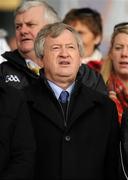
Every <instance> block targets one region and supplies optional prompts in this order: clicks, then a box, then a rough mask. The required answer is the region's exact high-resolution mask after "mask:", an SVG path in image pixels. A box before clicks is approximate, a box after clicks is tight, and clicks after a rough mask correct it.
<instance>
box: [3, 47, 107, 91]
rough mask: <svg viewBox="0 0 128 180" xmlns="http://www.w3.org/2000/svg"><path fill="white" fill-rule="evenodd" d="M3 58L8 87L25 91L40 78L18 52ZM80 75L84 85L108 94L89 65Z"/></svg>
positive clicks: (84, 66)
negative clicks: (24, 89)
mask: <svg viewBox="0 0 128 180" xmlns="http://www.w3.org/2000/svg"><path fill="white" fill-rule="evenodd" d="M2 56H3V57H4V58H5V59H6V60H7V61H6V62H3V63H2V64H1V65H0V77H1V79H2V80H3V81H4V82H6V83H7V84H8V85H11V86H14V87H15V88H18V89H23V88H24V87H26V86H28V85H29V84H33V83H35V81H36V80H38V79H39V78H40V77H39V76H38V75H36V74H35V73H34V72H32V71H31V70H30V69H29V68H28V67H27V66H26V62H25V59H24V58H23V57H22V56H21V55H20V53H19V52H18V50H15V51H13V52H5V53H4V54H3V55H2ZM79 74H80V76H82V82H83V84H85V85H86V86H87V87H91V88H92V89H95V90H97V91H99V92H102V93H103V94H106V93H107V90H106V86H105V83H104V81H103V79H102V77H101V75H100V74H99V73H97V72H95V71H93V70H92V69H90V68H89V67H88V66H87V65H82V66H81V67H80V70H79Z"/></svg>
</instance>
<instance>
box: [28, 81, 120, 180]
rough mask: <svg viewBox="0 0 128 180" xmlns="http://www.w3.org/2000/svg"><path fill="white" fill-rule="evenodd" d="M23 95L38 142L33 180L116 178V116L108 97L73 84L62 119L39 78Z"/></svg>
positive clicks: (55, 101) (54, 98)
mask: <svg viewBox="0 0 128 180" xmlns="http://www.w3.org/2000/svg"><path fill="white" fill-rule="evenodd" d="M26 95H27V98H28V100H27V101H28V106H29V111H30V115H31V119H32V124H33V128H34V132H35V137H36V142H37V161H36V173H35V179H36V180H39V179H41V180H43V179H44V180H45V179H58V180H60V179H64V180H69V179H70V180H74V179H75V180H76V179H80V180H104V179H106V180H109V179H110V180H111V179H112V180H115V179H116V180H117V174H118V173H117V168H118V145H119V141H118V140H119V139H118V121H117V119H118V117H117V110H116V106H115V104H114V103H113V102H112V101H111V100H110V99H109V98H108V97H107V96H105V95H103V94H101V93H98V92H96V91H93V90H92V89H90V88H88V87H86V86H85V85H83V84H82V83H79V82H77V83H76V86H75V88H74V91H73V92H72V95H71V99H70V102H69V104H68V110H67V114H66V119H64V114H63V111H62V108H61V106H60V104H59V102H58V100H57V99H56V97H55V95H54V93H53V92H52V90H51V89H50V87H49V86H48V84H47V83H46V82H45V81H44V80H41V81H40V82H37V84H36V85H34V86H33V87H31V88H28V89H26ZM65 121H66V125H65Z"/></svg>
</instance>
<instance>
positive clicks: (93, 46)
mask: <svg viewBox="0 0 128 180" xmlns="http://www.w3.org/2000/svg"><path fill="white" fill-rule="evenodd" d="M63 22H64V23H66V24H69V25H71V26H72V27H74V28H75V30H76V31H78V32H79V34H80V35H81V37H82V40H83V43H84V50H85V55H84V58H83V59H82V63H84V64H88V66H90V67H91V68H93V69H95V70H97V71H100V69H101V65H102V53H101V51H100V50H99V45H100V44H101V40H102V34H103V32H102V31H103V28H102V18H101V15H100V13H99V12H98V11H96V10H94V9H91V8H88V7H86V8H79V9H71V10H70V11H69V12H68V13H67V14H66V15H65V17H64V19H63Z"/></svg>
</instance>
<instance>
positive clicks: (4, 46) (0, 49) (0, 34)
mask: <svg viewBox="0 0 128 180" xmlns="http://www.w3.org/2000/svg"><path fill="white" fill-rule="evenodd" d="M6 37H7V31H6V30H4V29H0V63H2V62H4V61H6V60H5V59H4V58H3V57H2V56H1V54H3V53H4V52H5V51H10V47H9V45H8V43H7V40H6Z"/></svg>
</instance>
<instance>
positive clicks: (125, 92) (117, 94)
mask: <svg viewBox="0 0 128 180" xmlns="http://www.w3.org/2000/svg"><path fill="white" fill-rule="evenodd" d="M107 87H108V92H109V97H110V98H111V99H112V100H113V101H114V102H115V104H116V107H117V111H118V120H119V123H121V118H122V114H123V111H124V108H128V89H127V88H126V86H125V85H124V84H123V82H122V81H121V80H120V79H119V78H118V77H117V76H116V75H115V74H111V75H110V78H109V80H108V82H107Z"/></svg>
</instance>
